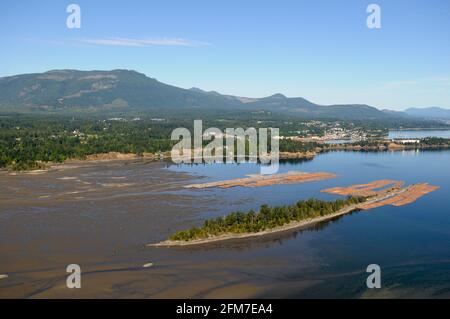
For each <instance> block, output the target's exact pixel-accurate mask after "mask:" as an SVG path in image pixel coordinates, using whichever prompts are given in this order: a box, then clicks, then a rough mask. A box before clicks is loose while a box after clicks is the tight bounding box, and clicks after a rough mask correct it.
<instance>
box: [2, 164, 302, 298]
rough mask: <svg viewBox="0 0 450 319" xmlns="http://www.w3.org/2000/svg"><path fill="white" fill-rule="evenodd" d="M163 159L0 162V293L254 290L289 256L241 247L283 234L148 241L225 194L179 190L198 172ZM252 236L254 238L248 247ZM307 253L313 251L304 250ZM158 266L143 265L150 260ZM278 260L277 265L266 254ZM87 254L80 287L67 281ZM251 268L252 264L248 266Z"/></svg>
mask: <svg viewBox="0 0 450 319" xmlns="http://www.w3.org/2000/svg"><path fill="white" fill-rule="evenodd" d="M166 165H167V164H165V163H162V162H150V163H145V162H142V161H136V162H108V163H96V164H92V163H85V164H79V165H65V166H60V167H57V168H55V169H53V170H51V171H48V172H34V173H17V174H15V173H10V172H5V171H3V172H0V188H1V189H2V192H1V194H0V274H8V278H6V279H0V297H1V298H23V297H27V298H31V297H33V298H55V297H56V298H65V297H70V298H84V297H88V298H99V297H101V298H109V297H112V298H152V297H153V298H165V297H211V298H214V297H235V298H239V297H252V296H257V295H259V294H260V293H262V292H263V291H265V289H266V288H267V287H268V286H270V285H271V283H272V282H273V278H271V275H270V271H268V270H269V269H270V268H273V269H274V273H277V272H278V270H276V269H277V268H279V267H283V264H282V262H278V263H277V262H274V261H273V259H272V258H268V257H265V256H263V255H260V256H256V257H255V256H252V254H250V256H248V258H244V259H241V258H238V257H237V256H235V255H234V254H233V252H235V251H239V250H241V249H244V250H248V249H249V248H251V247H264V246H265V245H267V244H270V243H271V242H272V243H273V242H274V241H275V242H278V241H279V239H278V238H267V239H264V240H263V241H262V242H261V241H259V242H258V241H256V242H252V243H244V244H243V245H244V247H243V248H241V247H240V246H241V243H235V244H233V243H232V244H228V246H227V247H226V249H227V251H228V252H229V253H230V254H229V256H228V255H227V252H226V251H225V253H217V251H218V250H220V246H214V245H212V246H211V247H203V248H201V249H200V250H198V249H179V250H174V249H160V248H159V249H151V248H145V247H144V245H145V244H147V243H151V242H157V241H161V240H163V239H165V238H166V237H167V236H168V235H169V234H170V233H172V232H173V231H175V230H178V229H180V228H184V227H188V226H190V225H193V224H194V223H195V222H197V217H196V216H197V215H198V214H199V213H201V212H203V211H205V210H207V209H210V206H212V205H211V204H212V203H214V205H217V204H218V202H220V199H218V198H217V197H215V196H214V195H211V196H208V195H207V194H206V195H205V194H203V195H202V196H192V195H189V194H183V192H181V193H180V192H179V191H180V190H181V189H182V188H183V186H185V185H186V184H189V183H190V182H191V181H192V179H193V178H192V177H191V176H189V175H186V174H184V173H179V172H172V171H170V170H167V169H165V166H166ZM250 246H251V247H250ZM305 260H306V259H305ZM149 262H152V263H154V266H153V267H150V268H143V267H142V266H143V265H144V264H146V263H149ZM269 263H270V266H268V264H269ZM69 264H79V265H80V267H81V269H82V288H81V289H68V288H67V287H66V285H65V280H66V276H67V273H66V272H65V269H66V266H67V265H69ZM250 269H251V270H250Z"/></svg>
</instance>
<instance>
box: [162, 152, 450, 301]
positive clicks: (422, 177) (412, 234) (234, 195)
mask: <svg viewBox="0 0 450 319" xmlns="http://www.w3.org/2000/svg"><path fill="white" fill-rule="evenodd" d="M169 169H171V170H175V171H184V172H189V173H191V174H195V175H198V176H199V182H206V181H213V180H223V179H232V178H238V177H244V176H245V175H246V174H257V173H259V167H258V165H255V164H241V165H230V164H227V165H225V164H215V165H195V166H188V165H182V166H171V167H170V168H169ZM293 170H298V171H305V172H318V171H324V172H330V173H335V174H337V175H338V178H336V179H331V180H327V181H320V182H312V183H305V184H295V185H276V186H268V187H261V188H241V187H238V188H230V189H205V190H186V191H185V192H188V193H190V194H194V195H195V196H215V197H216V198H217V205H215V207H213V208H212V209H211V210H209V211H205V212H204V213H202V214H201V216H198V218H199V222H200V221H201V219H203V218H207V217H212V216H217V215H221V214H225V213H228V212H230V211H234V210H247V209H249V208H254V209H257V208H258V207H259V205H261V204H270V205H284V204H291V203H294V202H296V201H297V200H300V199H305V198H309V197H316V198H322V199H335V198H338V196H335V195H329V194H323V193H320V190H322V189H324V188H328V187H334V186H346V185H352V184H358V183H367V182H370V181H373V180H377V179H395V180H403V181H405V182H406V183H407V184H411V183H418V182H428V183H430V184H433V185H437V186H439V187H440V189H439V190H438V191H435V192H433V193H431V194H428V195H426V196H424V197H422V198H421V199H419V200H418V201H416V202H415V203H412V204H410V205H407V206H403V207H392V206H385V207H380V208H377V209H373V210H370V211H368V212H359V213H354V214H352V215H347V216H344V217H342V218H340V219H338V220H336V221H333V222H328V223H322V224H320V225H318V226H316V227H314V228H313V229H310V230H306V231H300V232H297V233H293V234H286V235H283V236H282V238H273V239H267V240H262V241H261V242H258V241H256V242H255V241H254V240H253V241H249V242H247V243H242V244H239V245H238V248H236V247H233V248H231V247H227V246H223V247H219V248H217V249H213V250H211V251H206V252H204V251H203V252H195V253H194V254H193V255H191V257H192V258H205V256H207V257H208V256H209V257H210V258H219V259H220V258H227V259H232V260H239V262H241V263H243V264H246V272H247V273H246V277H245V278H246V280H247V281H254V282H255V283H258V284H265V285H266V286H267V289H266V290H265V292H264V293H261V296H264V297H449V296H450V152H449V151H432V152H428V151H427V152H421V151H404V152H377V153H363V152H332V153H326V154H322V155H319V156H317V157H316V158H315V159H314V160H312V161H307V162H300V163H285V164H282V165H281V166H280V172H288V171H293ZM261 263H264V267H263V269H260V266H261ZM369 264H378V265H380V267H381V269H382V289H376V290H373V289H367V287H366V284H365V280H366V277H367V275H368V274H367V273H366V272H365V271H366V267H367V265H369ZM234 271H235V272H236V273H239V274H240V273H241V272H242V271H243V270H242V269H241V268H240V267H237V268H236V269H234ZM251 274H253V276H252V275H251ZM261 276H263V277H261ZM266 286H265V287H266Z"/></svg>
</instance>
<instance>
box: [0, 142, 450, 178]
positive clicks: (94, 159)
mask: <svg viewBox="0 0 450 319" xmlns="http://www.w3.org/2000/svg"><path fill="white" fill-rule="evenodd" d="M440 149H442V150H447V149H450V144H444V145H407V144H406V145H404V144H395V143H391V144H390V145H388V146H385V145H377V146H361V145H346V144H336V145H332V146H328V147H318V148H317V149H316V150H314V151H305V152H282V151H280V153H279V154H280V156H279V159H280V160H296V159H298V160H302V159H303V160H311V159H314V158H315V157H316V156H317V155H319V154H321V153H327V152H333V151H349V152H365V151H368V152H387V151H405V150H440ZM111 154H113V155H111ZM170 158H171V157H170V152H162V153H159V154H153V153H144V155H139V154H135V153H120V152H109V153H99V154H91V155H88V156H87V157H86V158H85V159H80V158H69V159H67V160H65V161H64V162H62V163H56V162H47V163H40V164H42V165H43V166H42V167H39V168H34V169H28V170H14V169H11V168H9V167H3V168H0V172H1V171H5V172H11V173H16V174H20V173H23V174H27V173H28V174H32V173H39V172H47V171H49V170H51V169H54V168H59V167H64V166H65V165H67V166H70V165H74V164H85V163H92V164H95V163H108V162H120V161H131V160H150V161H154V162H164V161H168V160H170Z"/></svg>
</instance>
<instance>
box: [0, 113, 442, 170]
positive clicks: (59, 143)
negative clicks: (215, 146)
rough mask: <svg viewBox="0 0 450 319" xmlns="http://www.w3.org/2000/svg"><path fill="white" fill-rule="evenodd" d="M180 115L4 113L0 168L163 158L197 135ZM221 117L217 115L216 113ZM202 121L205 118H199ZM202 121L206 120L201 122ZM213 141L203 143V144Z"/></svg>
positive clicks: (266, 121) (327, 124) (247, 120)
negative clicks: (176, 135) (185, 135)
mask: <svg viewBox="0 0 450 319" xmlns="http://www.w3.org/2000/svg"><path fill="white" fill-rule="evenodd" d="M196 115H197V114H190V116H189V115H187V114H182V113H181V112H180V114H178V116H176V117H165V118H159V117H151V116H149V115H144V116H142V115H141V116H138V115H137V114H133V116H130V115H128V116H127V117H125V118H122V117H119V116H117V117H108V118H106V117H104V116H103V117H102V116H100V115H94V114H92V115H86V114H85V115H84V116H75V115H72V116H61V115H54V114H53V115H43V114H3V115H1V114H0V168H5V167H6V168H10V169H13V170H28V169H36V168H43V167H45V166H46V163H62V162H64V161H65V160H67V159H85V158H86V156H88V155H91V154H99V153H108V152H120V153H133V154H137V155H141V154H143V153H159V152H166V151H170V150H171V149H172V146H173V145H174V144H175V143H176V142H177V141H172V140H171V139H170V137H171V133H172V131H173V130H174V129H175V128H178V127H185V128H187V129H189V130H190V131H191V132H193V123H194V122H193V116H196ZM203 115H204V116H205V120H203V130H205V129H206V128H209V127H216V128H219V129H220V130H222V132H224V131H225V129H226V128H238V127H242V128H244V129H246V128H249V127H254V128H256V129H258V128H269V127H278V128H279V129H280V135H281V136H298V137H305V136H308V135H315V136H323V134H324V133H325V132H326V131H327V130H328V129H330V128H333V127H336V125H338V126H339V127H341V128H344V129H357V130H363V131H365V132H367V133H368V134H370V136H373V137H375V136H378V135H380V136H382V135H383V134H386V133H387V130H386V128H384V129H382V128H380V127H379V126H374V124H373V123H370V122H368V124H367V125H368V126H367V127H365V126H362V125H363V123H355V122H345V121H343V122H342V121H341V122H336V121H335V120H329V121H327V120H322V121H316V120H313V121H307V120H304V119H303V120H302V119H290V120H287V119H286V118H284V117H276V116H272V117H270V115H268V114H258V115H255V114H247V115H245V114H244V115H243V116H241V117H239V116H237V115H233V114H228V115H227V116H226V117H215V116H212V115H211V114H208V113H205V112H204V114H203ZM215 115H217V114H215ZM198 116H200V114H198ZM199 118H202V117H199ZM208 143H209V141H204V145H206V144H208ZM379 143H380V142H378V141H366V142H364V141H363V142H358V143H357V144H359V145H361V146H365V145H376V144H379ZM435 144H439V145H444V144H446V145H448V144H449V140H446V139H436V138H432V139H426V140H424V141H423V143H421V145H435ZM279 145H280V151H281V152H306V151H314V150H316V149H317V148H318V147H320V148H322V149H327V148H330V146H328V145H323V144H318V143H316V142H302V141H298V140H293V139H280V140H279Z"/></svg>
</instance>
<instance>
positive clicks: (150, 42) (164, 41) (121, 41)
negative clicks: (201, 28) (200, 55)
mask: <svg viewBox="0 0 450 319" xmlns="http://www.w3.org/2000/svg"><path fill="white" fill-rule="evenodd" d="M79 41H80V42H82V43H85V44H92V45H109V46H133V47H144V46H155V45H156V46H191V47H193V46H206V45H210V43H206V42H200V41H193V40H188V39H183V38H153V39H130V38H103V39H81V40H79Z"/></svg>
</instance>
